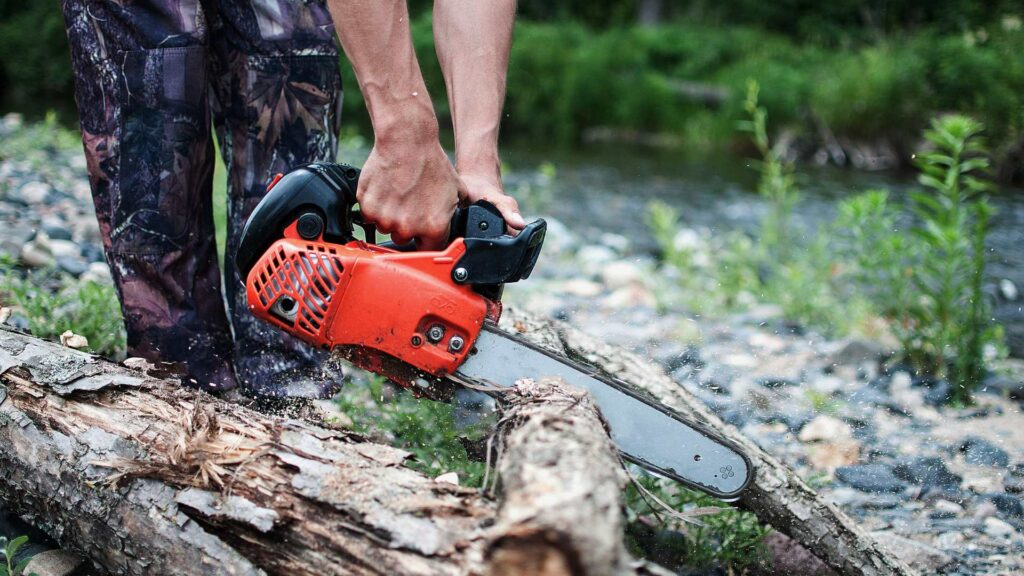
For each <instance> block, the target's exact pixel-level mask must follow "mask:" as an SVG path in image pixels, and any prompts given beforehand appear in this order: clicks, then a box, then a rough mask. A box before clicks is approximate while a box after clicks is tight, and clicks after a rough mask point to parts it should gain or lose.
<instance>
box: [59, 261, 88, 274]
mask: <svg viewBox="0 0 1024 576" xmlns="http://www.w3.org/2000/svg"><path fill="white" fill-rule="evenodd" d="M57 267H58V268H60V269H61V270H63V271H65V272H67V273H68V274H71V275H72V276H74V277H76V278H77V277H79V276H81V275H82V274H84V273H85V271H86V270H88V269H89V265H88V264H87V263H85V262H84V261H82V260H79V259H78V258H68V257H61V258H57Z"/></svg>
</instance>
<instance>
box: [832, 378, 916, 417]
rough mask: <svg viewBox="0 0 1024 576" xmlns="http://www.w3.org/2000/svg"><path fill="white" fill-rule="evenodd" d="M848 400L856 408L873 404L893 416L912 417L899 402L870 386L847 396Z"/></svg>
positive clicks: (858, 389)
mask: <svg viewBox="0 0 1024 576" xmlns="http://www.w3.org/2000/svg"><path fill="white" fill-rule="evenodd" d="M846 399H847V400H848V401H849V403H850V404H852V405H854V406H863V405H864V404H872V405H875V406H879V407H881V408H885V409H886V410H888V411H889V412H890V413H892V414H896V415H898V416H910V412H908V411H907V409H906V408H904V407H903V406H901V405H900V404H899V403H898V402H896V401H895V400H893V399H892V397H891V396H889V395H888V394H885V393H884V392H881V391H880V390H878V389H876V388H875V387H874V386H872V385H868V386H865V387H862V388H857V389H856V390H854V391H853V392H850V393H849V394H847V396H846Z"/></svg>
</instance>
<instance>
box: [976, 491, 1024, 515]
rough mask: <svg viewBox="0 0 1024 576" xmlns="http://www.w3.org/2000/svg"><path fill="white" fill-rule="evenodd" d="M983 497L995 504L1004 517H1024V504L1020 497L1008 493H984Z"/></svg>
mask: <svg viewBox="0 0 1024 576" xmlns="http://www.w3.org/2000/svg"><path fill="white" fill-rule="evenodd" d="M985 499H987V500H988V501H989V502H991V503H993V504H995V506H996V510H998V511H999V514H1000V515H1001V516H1003V517H1006V518H1015V519H1020V518H1024V505H1022V504H1021V502H1020V498H1017V497H1016V496H1011V495H1009V494H986V495H985Z"/></svg>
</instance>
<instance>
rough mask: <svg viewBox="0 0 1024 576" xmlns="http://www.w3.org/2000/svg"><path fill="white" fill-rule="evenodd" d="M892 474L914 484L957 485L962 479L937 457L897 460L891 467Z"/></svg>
mask: <svg viewBox="0 0 1024 576" xmlns="http://www.w3.org/2000/svg"><path fill="white" fill-rule="evenodd" d="M893 474H894V475H895V476H896V477H897V478H899V479H900V480H904V481H906V482H910V483H911V484H914V485H916V486H922V485H925V486H959V485H960V482H961V481H962V480H963V478H961V477H960V476H957V475H956V474H953V473H952V472H950V471H949V468H946V464H945V463H944V462H943V461H942V459H941V458H937V457H917V458H913V459H911V460H909V461H903V462H898V463H897V464H896V465H895V466H894V467H893Z"/></svg>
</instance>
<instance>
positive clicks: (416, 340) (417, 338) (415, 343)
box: [411, 334, 423, 347]
mask: <svg viewBox="0 0 1024 576" xmlns="http://www.w3.org/2000/svg"><path fill="white" fill-rule="evenodd" d="M411 342H412V345H413V346H415V347H419V346H420V345H422V344H423V338H420V335H419V334H414V335H413V337H412V340H411Z"/></svg>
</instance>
